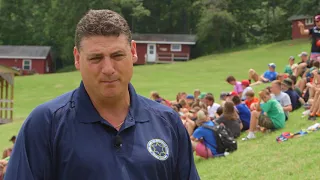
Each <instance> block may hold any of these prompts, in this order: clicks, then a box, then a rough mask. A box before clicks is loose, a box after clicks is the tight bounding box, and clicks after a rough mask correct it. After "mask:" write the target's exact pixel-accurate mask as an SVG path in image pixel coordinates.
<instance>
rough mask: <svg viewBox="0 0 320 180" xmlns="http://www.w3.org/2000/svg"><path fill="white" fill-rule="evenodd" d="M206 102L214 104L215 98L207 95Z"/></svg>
mask: <svg viewBox="0 0 320 180" xmlns="http://www.w3.org/2000/svg"><path fill="white" fill-rule="evenodd" d="M205 99H206V100H208V101H212V102H214V97H213V96H212V95H210V94H207V95H206V97H205Z"/></svg>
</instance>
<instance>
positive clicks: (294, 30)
mask: <svg viewBox="0 0 320 180" xmlns="http://www.w3.org/2000/svg"><path fill="white" fill-rule="evenodd" d="M288 21H291V23H292V24H291V38H292V39H301V38H308V37H309V36H308V35H307V36H304V35H301V33H300V29H299V26H298V22H299V21H301V22H302V23H303V24H304V25H305V28H306V29H309V28H312V27H314V25H315V24H314V17H313V16H309V15H293V16H291V17H290V18H289V19H288Z"/></svg>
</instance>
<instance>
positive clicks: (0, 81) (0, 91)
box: [0, 77, 4, 119]
mask: <svg viewBox="0 0 320 180" xmlns="http://www.w3.org/2000/svg"><path fill="white" fill-rule="evenodd" d="M3 85H4V84H3V78H2V77H0V86H1V89H0V119H2V118H3V113H2V108H3V103H2V101H3Z"/></svg>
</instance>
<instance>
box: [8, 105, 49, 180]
mask: <svg viewBox="0 0 320 180" xmlns="http://www.w3.org/2000/svg"><path fill="white" fill-rule="evenodd" d="M50 120H51V114H50V113H49V109H47V108H46V107H44V105H40V106H39V107H37V108H36V109H35V110H33V111H32V112H31V114H30V115H29V116H28V118H27V119H26V120H25V122H24V124H23V125H22V127H21V129H20V131H19V134H18V136H17V140H16V143H15V146H14V148H13V152H12V154H11V156H10V160H9V164H8V168H7V171H6V174H5V178H4V179H5V180H38V179H46V180H51V179H52V172H51V162H52V159H51V157H52V156H51V150H50V145H49V143H50V140H49V137H50V136H49V134H50V133H51V130H50V123H49V122H50Z"/></svg>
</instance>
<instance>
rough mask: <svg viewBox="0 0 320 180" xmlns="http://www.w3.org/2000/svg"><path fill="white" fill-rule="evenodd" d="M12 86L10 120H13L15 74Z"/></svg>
mask: <svg viewBox="0 0 320 180" xmlns="http://www.w3.org/2000/svg"><path fill="white" fill-rule="evenodd" d="M12 76H13V77H12V85H11V94H10V99H11V102H10V109H11V110H10V120H11V121H12V120H13V94H14V74H12Z"/></svg>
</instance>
